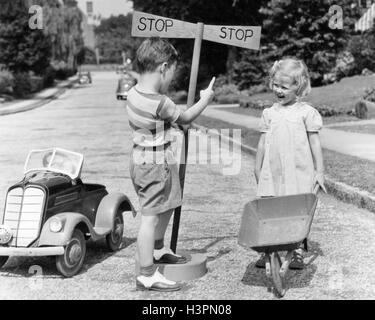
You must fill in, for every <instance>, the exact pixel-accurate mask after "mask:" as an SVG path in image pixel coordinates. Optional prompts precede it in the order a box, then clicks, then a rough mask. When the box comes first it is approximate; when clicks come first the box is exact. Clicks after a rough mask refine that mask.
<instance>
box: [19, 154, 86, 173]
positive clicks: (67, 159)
mask: <svg viewBox="0 0 375 320" xmlns="http://www.w3.org/2000/svg"><path fill="white" fill-rule="evenodd" d="M82 163H83V155H82V154H80V153H75V152H72V151H68V150H64V149H60V148H51V149H45V150H32V151H30V153H29V155H28V156H27V159H26V163H25V170H24V173H25V174H26V173H28V172H31V171H43V170H44V171H52V172H57V173H62V174H66V175H68V176H69V177H70V178H72V179H77V178H78V177H79V175H80V172H81V168H82Z"/></svg>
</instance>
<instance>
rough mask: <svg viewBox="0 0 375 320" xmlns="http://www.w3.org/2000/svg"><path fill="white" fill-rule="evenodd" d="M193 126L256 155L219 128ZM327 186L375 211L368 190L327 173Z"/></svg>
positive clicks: (374, 197) (373, 197)
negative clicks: (333, 177)
mask: <svg viewBox="0 0 375 320" xmlns="http://www.w3.org/2000/svg"><path fill="white" fill-rule="evenodd" d="M192 127H193V128H194V129H198V130H201V131H203V132H205V133H207V134H208V135H214V136H219V137H221V138H222V139H224V140H226V141H229V142H231V143H233V144H235V145H240V147H241V150H243V151H245V152H247V153H249V154H251V155H252V156H255V155H256V152H257V150H256V149H255V148H253V147H250V146H247V145H245V144H242V143H238V142H237V141H234V140H233V139H232V138H230V137H227V136H223V135H221V134H220V133H218V131H217V130H211V129H209V128H206V127H204V126H201V125H197V124H193V125H192ZM325 186H326V189H327V192H328V193H329V194H331V195H332V196H334V197H335V198H336V199H338V200H341V201H343V202H347V203H351V204H354V205H356V206H357V207H359V208H363V209H366V210H369V211H371V212H373V213H375V195H373V194H371V193H369V192H367V191H364V190H361V189H359V188H356V187H352V186H349V185H347V184H345V183H343V182H338V181H335V180H334V179H332V178H331V177H330V176H328V175H325Z"/></svg>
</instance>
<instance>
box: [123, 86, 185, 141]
mask: <svg viewBox="0 0 375 320" xmlns="http://www.w3.org/2000/svg"><path fill="white" fill-rule="evenodd" d="M126 109H127V112H128V118H129V125H130V127H131V128H132V131H133V143H134V144H135V145H138V146H142V147H157V146H162V145H164V144H167V143H168V142H171V141H173V139H172V137H171V123H173V122H175V121H176V120H177V119H178V117H179V116H180V114H181V111H180V109H179V108H178V107H177V106H176V105H175V104H174V102H173V101H172V100H171V99H169V98H168V97H167V96H165V95H161V94H149V93H143V92H141V91H139V89H138V88H137V86H134V87H133V88H131V89H130V90H129V93H128V100H127V106H126Z"/></svg>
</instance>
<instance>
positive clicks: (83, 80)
mask: <svg viewBox="0 0 375 320" xmlns="http://www.w3.org/2000/svg"><path fill="white" fill-rule="evenodd" d="M78 82H79V84H91V83H92V78H91V72H90V71H82V72H80V73H79V74H78Z"/></svg>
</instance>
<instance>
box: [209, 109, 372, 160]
mask: <svg viewBox="0 0 375 320" xmlns="http://www.w3.org/2000/svg"><path fill="white" fill-rule="evenodd" d="M235 106H236V105H226V107H235ZM220 109H221V106H211V107H209V108H207V109H206V110H205V111H204V113H203V115H204V116H207V117H210V118H215V119H219V120H222V121H227V122H230V123H233V124H236V125H238V126H242V127H245V128H249V129H254V130H257V129H258V127H259V118H256V117H253V116H247V115H242V114H241V115H239V114H237V113H233V112H230V111H225V110H220ZM362 122H363V123H362ZM347 124H349V125H361V124H375V119H372V120H364V121H356V122H349V123H345V122H342V123H340V126H345V125H347ZM331 127H334V126H329V128H327V127H324V128H323V129H322V131H321V132H320V136H321V143H322V146H323V148H326V149H329V150H333V151H337V152H340V153H344V154H348V155H351V156H355V157H359V158H362V159H367V160H371V161H375V135H372V134H365V133H355V132H346V131H342V130H335V129H331Z"/></svg>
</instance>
